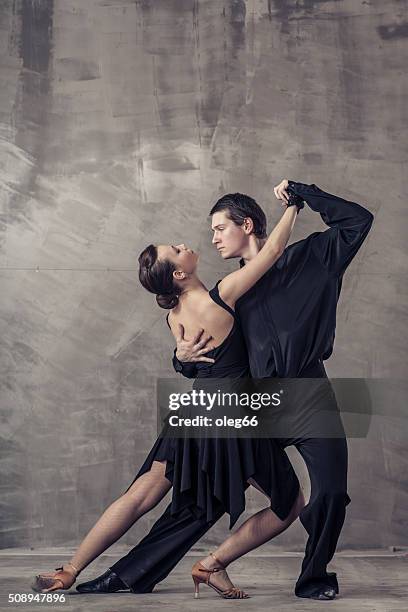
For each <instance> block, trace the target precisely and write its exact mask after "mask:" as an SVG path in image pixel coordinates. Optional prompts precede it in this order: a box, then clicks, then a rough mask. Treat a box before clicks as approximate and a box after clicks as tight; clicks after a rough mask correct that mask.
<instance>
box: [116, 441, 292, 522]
mask: <svg viewBox="0 0 408 612" xmlns="http://www.w3.org/2000/svg"><path fill="white" fill-rule="evenodd" d="M153 461H166V478H167V479H168V480H169V481H170V482H171V483H172V485H173V491H172V501H171V514H172V515H177V513H178V512H180V511H181V510H182V509H184V508H186V507H189V508H190V509H191V511H192V512H193V513H194V514H195V515H196V516H197V517H205V519H206V520H207V521H208V522H209V523H210V522H212V521H213V520H214V519H215V514H216V512H217V508H219V507H220V504H221V507H222V508H223V509H224V511H225V512H227V513H228V514H229V515H230V529H231V528H232V527H233V525H234V524H235V523H236V521H237V519H238V518H239V516H240V515H241V514H242V512H243V511H244V509H245V489H246V488H247V486H248V484H247V481H248V479H249V478H253V479H254V480H255V481H256V482H257V484H258V485H259V486H260V487H261V489H262V490H263V491H264V492H265V493H266V494H267V495H268V496H269V497H270V500H271V509H272V510H273V511H274V512H275V514H276V515H277V516H278V517H279V518H280V519H281V520H284V519H285V518H286V517H287V516H288V514H289V513H290V510H291V509H292V507H293V504H294V502H295V500H296V498H297V496H298V493H299V488H300V487H299V481H298V478H297V476H296V474H295V472H294V470H293V468H292V465H291V463H290V461H289V459H288V457H287V455H286V452H285V450H284V449H283V448H281V447H280V446H279V445H278V444H277V443H276V441H274V440H273V439H270V438H262V439H260V438H203V439H201V438H169V437H159V438H158V439H157V440H156V442H155V444H154V446H153V448H152V449H151V451H150V453H149V455H148V456H147V458H146V460H145V462H144V463H143V465H142V467H141V468H140V470H139V472H138V474H137V475H136V477H135V478H134V480H133V482H132V483H131V484H130V485H129V487H128V489H127V490H129V488H130V487H131V486H132V484H133V483H134V482H135V481H136V480H137V478H139V477H140V476H141V475H142V474H145V473H146V472H148V471H149V470H150V469H151V467H152V463H153Z"/></svg>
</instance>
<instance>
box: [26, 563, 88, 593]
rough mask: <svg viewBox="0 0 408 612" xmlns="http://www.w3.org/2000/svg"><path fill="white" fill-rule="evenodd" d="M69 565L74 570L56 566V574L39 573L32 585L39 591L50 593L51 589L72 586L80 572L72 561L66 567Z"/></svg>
mask: <svg viewBox="0 0 408 612" xmlns="http://www.w3.org/2000/svg"><path fill="white" fill-rule="evenodd" d="M67 565H69V566H70V568H72V570H73V571H71V570H67V569H65V570H64V567H56V568H55V569H56V573H54V574H38V576H36V577H35V580H34V582H33V583H32V585H31V588H32V589H33V591H36V592H37V593H50V592H51V591H58V590H59V589H61V590H67V589H69V588H70V587H72V585H73V584H74V582H75V580H76V577H77V576H78V574H79V570H78V569H77V568H76V567H75V565H72V563H66V565H65V567H67Z"/></svg>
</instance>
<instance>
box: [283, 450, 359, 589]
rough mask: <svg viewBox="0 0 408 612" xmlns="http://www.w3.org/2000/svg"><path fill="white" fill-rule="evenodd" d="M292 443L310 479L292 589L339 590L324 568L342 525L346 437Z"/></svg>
mask: <svg viewBox="0 0 408 612" xmlns="http://www.w3.org/2000/svg"><path fill="white" fill-rule="evenodd" d="M295 446H296V448H297V449H298V451H299V452H300V454H301V455H302V457H303V459H304V461H305V463H306V466H307V469H308V472H309V476H310V481H311V495H310V500H309V503H308V504H307V505H306V506H305V507H304V509H303V510H302V512H301V513H300V517H299V518H300V521H301V523H302V525H303V526H304V528H305V529H306V531H307V533H308V534H309V538H308V541H307V545H306V551H305V557H304V560H303V563H302V570H301V574H300V577H299V579H298V581H297V583H296V587H295V593H296V595H297V596H298V597H313V596H314V595H316V594H317V593H318V592H319V591H322V589H324V588H325V587H332V588H334V589H335V590H336V592H337V593H338V583H337V577H336V574H335V573H333V572H331V573H328V572H327V565H328V563H329V562H330V561H331V559H332V558H333V555H334V552H335V550H336V546H337V541H338V538H339V535H340V531H341V529H342V527H343V523H344V518H345V513H346V506H347V504H348V503H349V502H350V498H349V496H348V494H347V441H346V439H345V438H310V439H305V440H298V441H296V442H295Z"/></svg>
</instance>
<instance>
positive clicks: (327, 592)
mask: <svg viewBox="0 0 408 612" xmlns="http://www.w3.org/2000/svg"><path fill="white" fill-rule="evenodd" d="M335 597H336V589H334V588H333V587H324V589H322V590H321V591H319V592H318V593H316V595H313V596H312V597H311V599H321V600H322V599H323V600H324V599H334V598H335Z"/></svg>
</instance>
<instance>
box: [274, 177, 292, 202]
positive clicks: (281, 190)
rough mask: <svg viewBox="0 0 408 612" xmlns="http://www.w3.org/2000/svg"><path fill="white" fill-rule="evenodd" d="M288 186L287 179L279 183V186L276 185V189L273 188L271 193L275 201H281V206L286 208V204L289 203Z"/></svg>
mask: <svg viewBox="0 0 408 612" xmlns="http://www.w3.org/2000/svg"><path fill="white" fill-rule="evenodd" d="M288 185H289V181H288V179H283V181H281V182H280V183H279V185H276V187H274V188H273V191H274V193H275V196H276V197H277V199H278V200H282V204H281V205H282V206H286V204H287V202H288V201H289V194H288V192H287V187H288Z"/></svg>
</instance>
